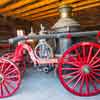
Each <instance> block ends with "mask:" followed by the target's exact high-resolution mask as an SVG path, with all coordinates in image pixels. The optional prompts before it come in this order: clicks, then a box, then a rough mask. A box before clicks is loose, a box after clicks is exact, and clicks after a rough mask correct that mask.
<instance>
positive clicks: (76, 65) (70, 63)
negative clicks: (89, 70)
mask: <svg viewBox="0 0 100 100" xmlns="http://www.w3.org/2000/svg"><path fill="white" fill-rule="evenodd" d="M63 64H69V65H72V66H75V67H80V66H79V65H78V64H75V62H70V61H66V62H65V61H64V62H63Z"/></svg>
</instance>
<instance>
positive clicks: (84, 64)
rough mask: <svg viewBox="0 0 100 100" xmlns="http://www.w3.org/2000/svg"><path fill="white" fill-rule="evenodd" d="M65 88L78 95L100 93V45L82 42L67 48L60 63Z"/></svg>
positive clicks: (61, 78) (59, 69)
mask: <svg viewBox="0 0 100 100" xmlns="http://www.w3.org/2000/svg"><path fill="white" fill-rule="evenodd" d="M58 71H59V74H58V75H59V78H60V81H61V83H62V84H63V86H64V87H65V89H67V90H68V91H70V92H71V93H73V94H75V95H78V96H92V95H96V94H98V93H100V45H99V44H96V43H91V42H82V43H78V44H75V45H73V46H72V47H71V48H69V49H68V50H66V52H65V53H64V54H63V56H62V57H61V60H60V64H59V68H58Z"/></svg>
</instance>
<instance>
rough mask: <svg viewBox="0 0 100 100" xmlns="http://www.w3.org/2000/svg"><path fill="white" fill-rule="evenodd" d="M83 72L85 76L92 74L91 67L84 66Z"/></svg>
mask: <svg viewBox="0 0 100 100" xmlns="http://www.w3.org/2000/svg"><path fill="white" fill-rule="evenodd" d="M82 71H83V72H84V73H85V74H88V73H90V67H89V65H83V66H82Z"/></svg>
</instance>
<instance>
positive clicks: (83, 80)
mask: <svg viewBox="0 0 100 100" xmlns="http://www.w3.org/2000/svg"><path fill="white" fill-rule="evenodd" d="M84 82H85V79H84V76H83V77H82V81H81V84H80V87H79V92H80V93H82V89H83V85H84Z"/></svg>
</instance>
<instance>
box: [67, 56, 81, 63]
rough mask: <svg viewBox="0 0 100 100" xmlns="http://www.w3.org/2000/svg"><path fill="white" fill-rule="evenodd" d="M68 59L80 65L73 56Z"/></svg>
mask: <svg viewBox="0 0 100 100" xmlns="http://www.w3.org/2000/svg"><path fill="white" fill-rule="evenodd" d="M68 59H70V60H71V61H73V62H74V63H76V64H78V65H80V62H79V61H78V60H77V59H76V58H75V57H74V56H70V57H69V58H68Z"/></svg>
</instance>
